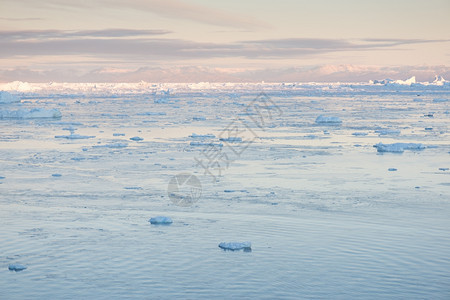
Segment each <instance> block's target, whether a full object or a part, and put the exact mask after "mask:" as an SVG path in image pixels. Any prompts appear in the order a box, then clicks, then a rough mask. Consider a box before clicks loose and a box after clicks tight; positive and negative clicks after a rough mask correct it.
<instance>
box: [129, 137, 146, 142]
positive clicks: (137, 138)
mask: <svg viewBox="0 0 450 300" xmlns="http://www.w3.org/2000/svg"><path fill="white" fill-rule="evenodd" d="M130 140H132V141H142V140H143V138H141V137H138V136H134V137H132V138H130Z"/></svg>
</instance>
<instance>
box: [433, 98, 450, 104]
mask: <svg viewBox="0 0 450 300" xmlns="http://www.w3.org/2000/svg"><path fill="white" fill-rule="evenodd" d="M447 101H448V99H445V98H434V99H433V102H434V103H442V102H447Z"/></svg>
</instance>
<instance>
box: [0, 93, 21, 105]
mask: <svg viewBox="0 0 450 300" xmlns="http://www.w3.org/2000/svg"><path fill="white" fill-rule="evenodd" d="M19 101H20V98H19V97H17V96H16V95H13V94H11V93H8V92H5V91H0V103H1V104H8V103H14V102H19Z"/></svg>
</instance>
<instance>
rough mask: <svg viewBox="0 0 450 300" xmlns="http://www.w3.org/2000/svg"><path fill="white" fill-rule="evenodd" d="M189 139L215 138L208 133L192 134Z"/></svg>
mask: <svg viewBox="0 0 450 300" xmlns="http://www.w3.org/2000/svg"><path fill="white" fill-rule="evenodd" d="M189 137H190V138H193V139H213V138H215V137H216V136H215V135H214V134H211V133H208V134H196V133H193V134H191V135H190V136H189Z"/></svg>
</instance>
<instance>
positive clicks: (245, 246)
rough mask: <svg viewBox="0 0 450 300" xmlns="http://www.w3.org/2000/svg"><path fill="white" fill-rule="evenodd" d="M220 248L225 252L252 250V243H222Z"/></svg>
mask: <svg viewBox="0 0 450 300" xmlns="http://www.w3.org/2000/svg"><path fill="white" fill-rule="evenodd" d="M219 248H222V249H224V250H232V251H236V250H251V248H252V243H250V242H222V243H220V244H219Z"/></svg>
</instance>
